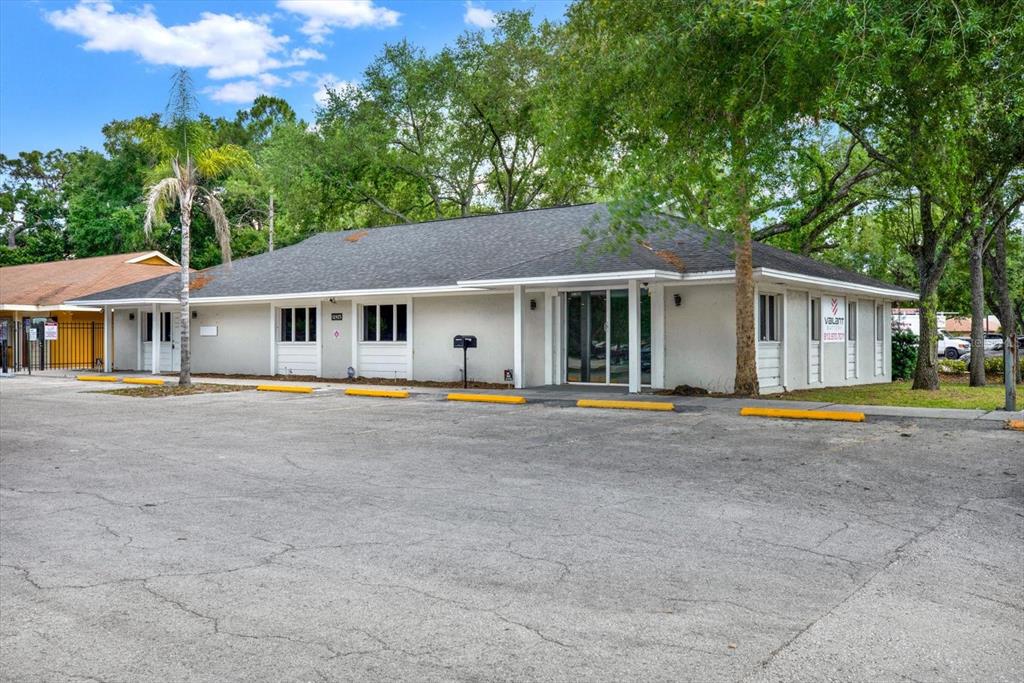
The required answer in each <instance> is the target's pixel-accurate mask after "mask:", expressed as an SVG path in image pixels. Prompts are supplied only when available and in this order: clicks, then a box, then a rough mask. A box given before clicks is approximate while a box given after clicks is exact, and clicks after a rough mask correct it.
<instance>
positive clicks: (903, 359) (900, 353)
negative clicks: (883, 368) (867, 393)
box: [892, 329, 917, 380]
mask: <svg viewBox="0 0 1024 683" xmlns="http://www.w3.org/2000/svg"><path fill="white" fill-rule="evenodd" d="M915 365H917V335H916V334H914V333H913V332H911V331H910V330H901V329H893V331H892V378H893V379H894V380H897V379H910V378H911V377H913V376H914V366H915Z"/></svg>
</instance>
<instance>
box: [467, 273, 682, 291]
mask: <svg viewBox="0 0 1024 683" xmlns="http://www.w3.org/2000/svg"><path fill="white" fill-rule="evenodd" d="M683 278H684V276H683V275H682V274H681V273H676V272H672V271H668V270H632V271H624V272H618V273H585V274H581V275H545V276H541V277H515V278H501V279H495V280H459V282H458V284H459V286H460V287H513V286H516V285H527V286H532V285H562V284H572V283H575V282H609V281H611V282H620V281H625V280H682V279H683Z"/></svg>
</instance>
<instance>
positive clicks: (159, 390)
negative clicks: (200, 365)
mask: <svg viewBox="0 0 1024 683" xmlns="http://www.w3.org/2000/svg"><path fill="white" fill-rule="evenodd" d="M255 389H256V387H253V386H249V385H246V384H206V383H198V384H193V385H192V386H188V387H179V386H178V385H177V384H165V385H163V386H136V387H126V388H124V389H106V390H104V391H96V392H93V393H96V394H113V395H115V396H132V397H134V398H164V397H166V396H192V395H193V394H225V393H229V392H232V391H253V390H255Z"/></svg>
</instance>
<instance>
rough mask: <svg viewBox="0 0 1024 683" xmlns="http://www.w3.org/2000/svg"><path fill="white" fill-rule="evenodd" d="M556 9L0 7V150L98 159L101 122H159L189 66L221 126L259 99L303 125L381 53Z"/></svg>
mask: <svg viewBox="0 0 1024 683" xmlns="http://www.w3.org/2000/svg"><path fill="white" fill-rule="evenodd" d="M566 4H567V3H565V2H562V1H561V0H518V1H516V0H511V1H497V0H494V1H485V0H476V1H474V2H465V1H464V0H450V1H449V0H417V1H412V0H261V1H252V0H249V1H243V0H235V1H231V2H216V1H212V0H210V1H189V2H186V1H181V0H179V1H177V2H159V1H157V2H154V1H152V0H151V1H150V2H147V3H142V2H109V1H106V0H73V1H67V2H39V1H37V0H0V152H3V153H4V154H7V155H13V154H17V153H18V152H19V151H22V150H29V149H43V150H45V149H52V148H55V147H60V148H62V149H65V150H71V149H77V148H78V147H82V146H86V147H92V148H97V149H98V148H99V147H100V145H101V144H102V134H101V132H100V128H101V127H102V126H103V124H105V123H107V122H108V121H111V120H113V119H123V118H130V117H132V116H136V115H140V114H149V113H153V112H162V111H163V109H164V106H165V105H166V103H167V92H168V86H169V78H170V76H171V74H172V73H173V72H174V70H175V69H176V68H177V67H178V66H185V67H188V68H189V69H190V71H191V73H192V76H193V80H194V82H195V84H196V87H197V89H198V91H199V102H200V107H201V108H202V110H203V111H205V112H206V113H208V114H211V115H214V116H218V115H219V116H233V115H234V112H235V111H237V110H238V109H241V108H245V107H247V106H248V104H249V102H251V100H252V98H253V97H254V96H255V95H256V94H259V93H264V92H265V93H269V94H274V95H278V96H280V97H283V98H285V99H286V100H288V102H289V103H290V104H291V105H292V106H293V107H294V108H295V110H296V111H297V112H298V113H299V115H300V116H301V117H303V118H305V119H307V120H309V119H310V118H311V115H312V111H313V109H314V107H315V106H316V97H317V94H318V92H319V93H321V94H322V90H323V88H325V87H330V86H331V85H332V84H335V83H337V82H339V81H355V80H358V78H359V76H360V74H361V73H362V71H363V69H364V68H365V67H366V65H367V64H368V63H369V62H370V61H371V60H372V59H373V57H374V56H375V55H376V54H377V53H378V52H379V51H380V49H381V47H382V46H383V45H384V44H385V43H387V42H394V41H398V40H401V39H402V38H407V39H408V40H410V41H411V42H413V43H415V44H417V45H420V46H422V47H424V48H425V49H427V50H428V51H430V52H434V51H437V50H439V49H440V48H442V47H443V46H444V45H446V44H449V43H451V42H452V41H454V39H455V38H456V37H457V36H458V35H459V34H460V33H462V32H463V31H465V30H467V29H483V30H486V27H487V25H488V23H489V22H490V21H491V20H492V18H493V14H492V13H493V12H495V11H501V10H504V9H512V8H516V9H532V10H533V11H534V15H535V16H536V17H538V18H547V19H551V20H553V21H559V20H561V18H562V16H563V13H564V10H565V6H566Z"/></svg>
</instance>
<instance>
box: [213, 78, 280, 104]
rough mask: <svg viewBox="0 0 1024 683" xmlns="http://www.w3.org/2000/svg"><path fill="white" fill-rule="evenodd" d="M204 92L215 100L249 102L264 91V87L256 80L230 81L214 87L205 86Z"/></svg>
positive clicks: (237, 102) (238, 102)
mask: <svg viewBox="0 0 1024 683" xmlns="http://www.w3.org/2000/svg"><path fill="white" fill-rule="evenodd" d="M203 92H204V93H206V94H207V95H209V96H210V98H211V99H213V100H215V101H217V102H232V103H236V104H249V103H250V102H252V101H253V100H254V99H256V96H257V95H261V94H263V93H264V92H266V88H265V87H264V86H263V85H262V84H261V83H260V82H259V81H256V80H251V79H250V80H244V81H232V82H230V83H225V84H224V85H221V86H217V87H216V88H206V89H205V90H203Z"/></svg>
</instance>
